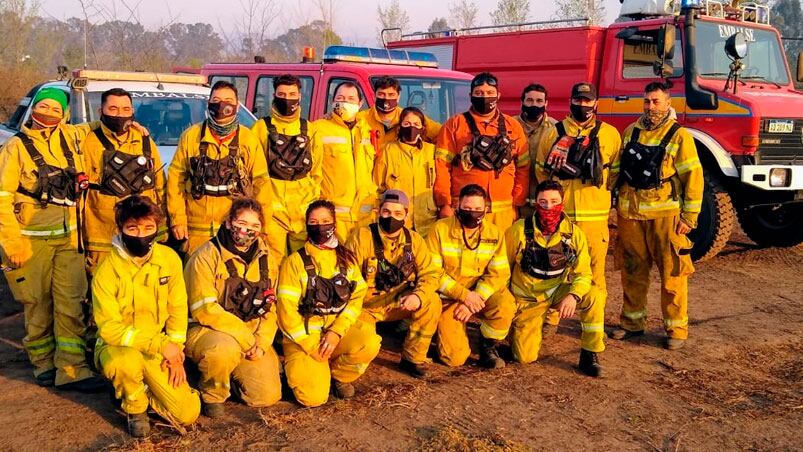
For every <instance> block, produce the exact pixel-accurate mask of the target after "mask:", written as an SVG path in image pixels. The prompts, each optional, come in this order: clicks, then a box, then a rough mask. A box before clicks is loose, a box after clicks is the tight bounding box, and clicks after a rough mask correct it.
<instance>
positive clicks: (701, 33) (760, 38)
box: [697, 21, 789, 85]
mask: <svg viewBox="0 0 803 452" xmlns="http://www.w3.org/2000/svg"><path fill="white" fill-rule="evenodd" d="M741 25H742V24H741V23H740V24H739V25H738V26H737V25H730V24H723V23H713V22H703V21H699V22H697V27H698V28H697V67H698V70H699V73H700V75H701V76H702V77H705V78H721V79H724V78H727V76H728V73H729V72H730V69H729V65H730V64H731V60H730V58H728V56H727V55H726V54H725V40H727V39H728V37H730V36H731V35H732V34H734V33H736V32H737V31H740V32H742V33H744V35H745V38H746V39H747V56H746V57H745V58H744V59H743V60H742V62H743V63H744V70H742V72H741V74H740V76H741V77H742V78H744V79H752V80H755V81H758V82H762V81H764V82H769V83H777V84H779V85H786V84H788V83H789V74H788V73H787V71H786V64H785V62H784V56H783V55H784V54H783V52H781V45H780V43H779V42H778V36H777V35H776V34H775V33H774V32H772V31H770V30H761V29H757V28H750V27H744V26H741Z"/></svg>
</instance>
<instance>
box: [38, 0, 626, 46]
mask: <svg viewBox="0 0 803 452" xmlns="http://www.w3.org/2000/svg"><path fill="white" fill-rule="evenodd" d="M248 1H249V0H169V1H168V0H84V3H85V4H91V3H94V4H95V5H97V6H99V7H100V8H102V9H103V10H104V13H102V15H96V16H95V17H93V18H90V21H103V18H104V17H112V18H114V17H116V18H118V19H121V20H124V19H127V18H128V17H130V13H129V10H130V9H134V10H135V12H136V13H137V17H138V20H139V22H141V23H142V24H143V25H145V26H146V27H149V28H156V27H159V26H161V25H164V24H166V23H168V22H171V21H175V22H185V23H194V22H207V23H210V24H212V25H214V26H215V28H219V27H223V28H224V29H225V30H227V31H229V30H231V29H233V28H234V25H235V24H236V23H238V22H239V21H241V20H242V19H243V17H244V12H243V11H244V8H243V6H242V5H243V4H246V3H248ZM259 1H260V2H265V3H268V2H272V3H274V4H276V5H277V10H279V16H278V18H277V19H276V20H275V21H274V22H273V23H272V24H271V27H270V28H271V29H272V30H271V33H270V35H269V36H270V37H275V36H278V35H280V34H282V33H283V32H284V31H285V30H287V29H288V28H291V27H296V26H298V25H299V24H301V23H304V22H305V21H307V20H314V19H316V18H318V17H319V14H318V13H317V12H315V11H314V9H315V8H314V6H312V5H314V4H315V3H316V2H315V1H314V0H259ZM453 1H454V0H402V1H401V5H402V8H404V9H405V10H406V11H407V14H408V15H409V16H410V22H411V27H410V28H411V31H420V30H426V29H427V27H428V26H429V24H430V23H431V22H432V20H433V19H434V18H436V17H446V18H447V20H448V18H449V4H450V3H452V2H453ZM333 2H334V4H335V7H336V8H335V12H334V26H335V31H336V32H337V33H338V34H339V35H340V36H341V37H342V38H343V40H344V41H346V42H354V43H356V44H361V45H374V44H376V34H377V28H378V19H377V13H376V9H377V5H383V6H386V5H387V4H389V3H390V0H382V1H379V0H372V1H365V0H362V1H361V0H333ZM475 3H476V4H477V6H478V7H479V10H480V11H479V19H480V22H481V25H489V24H490V23H491V19H490V12H491V11H492V10H493V9H494V8H495V6H496V3H497V1H496V0H475ZM125 5H128V6H125ZM168 5H169V6H168ZM302 5H303V6H302ZM605 5H606V8H607V10H606V12H607V16H608V22H613V20H614V18H616V16H617V15H618V13H619V7H620V4H619V0H605ZM223 6H225V7H227V8H228V9H226V8H223ZM554 10H555V4H554V1H553V0H530V16H531V17H530V19H531V20H547V19H549V18H551V16H552V15H553V13H554ZM40 14H41V15H43V16H49V17H53V18H56V19H65V18H68V17H82V12H81V9H80V2H79V1H78V0H41V11H40Z"/></svg>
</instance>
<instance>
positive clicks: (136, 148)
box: [81, 125, 167, 251]
mask: <svg viewBox="0 0 803 452" xmlns="http://www.w3.org/2000/svg"><path fill="white" fill-rule="evenodd" d="M100 130H101V131H103V134H104V135H105V136H106V139H108V140H109V142H110V143H111V144H112V146H114V148H115V150H116V151H120V152H124V153H126V154H130V155H143V153H142V146H143V140H150V141H151V158H152V159H153V171H154V176H155V177H154V187H153V188H152V189H149V190H145V191H143V192H142V193H140V195H142V196H147V197H148V198H150V199H151V200H152V201H153V202H155V203H156V204H158V205H159V206H160V207H161V208H162V209H165V208H166V207H167V198H166V197H165V189H166V183H167V181H166V178H165V173H164V168H163V167H162V157H161V156H160V154H159V149H158V148H157V147H156V143H155V142H154V141H153V140H152V139H151V138H150V137H143V136H142V133H141V132H140V131H139V130H137V129H136V128H133V127H132V128H131V129H130V130H129V132H128V135H127V136H126V139H125V141H123V142H119V141H118V139H117V137H116V136H115V135H114V133H113V132H112V131H110V130H109V129H108V128H106V126H104V125H100ZM81 150H82V152H83V154H84V163H85V166H86V175H87V177H88V178H89V182H90V183H91V184H100V182H101V180H102V178H103V172H104V170H105V169H104V166H103V165H104V163H103V152H104V151H105V149H104V148H103V144H101V142H100V140H99V139H98V137H97V136H95V133H94V131H93V132H91V133H89V134H88V135H87V137H86V139H84V142H83V144H82V145H81ZM120 199H121V198H118V197H116V196H110V195H104V194H102V193H101V192H100V191H98V190H89V192H88V193H87V197H86V210H85V211H84V212H85V215H86V216H85V217H84V220H85V223H84V224H85V231H86V235H85V236H84V240H85V243H86V249H88V250H90V251H110V250H111V247H112V236H114V234H115V230H116V226H115V224H114V205H115V204H116V203H117V201H119V200H120ZM159 229H160V232H161V234H160V237H158V239H159V240H161V239H163V238H165V233H166V228H165V227H160V228H159Z"/></svg>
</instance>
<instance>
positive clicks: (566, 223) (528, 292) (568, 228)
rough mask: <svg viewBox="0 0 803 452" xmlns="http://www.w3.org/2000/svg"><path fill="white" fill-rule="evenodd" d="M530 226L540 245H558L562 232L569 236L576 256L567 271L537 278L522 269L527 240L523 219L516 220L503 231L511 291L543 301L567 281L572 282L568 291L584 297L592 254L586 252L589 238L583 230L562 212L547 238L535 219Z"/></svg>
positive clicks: (588, 281) (517, 294) (589, 275)
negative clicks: (562, 216)
mask: <svg viewBox="0 0 803 452" xmlns="http://www.w3.org/2000/svg"><path fill="white" fill-rule="evenodd" d="M533 229H534V237H535V242H536V243H537V244H538V245H540V246H542V247H550V248H551V247H553V246H555V245H558V244H559V243H560V241H561V240H562V239H563V236H564V235H568V236H570V237H571V239H570V244H569V246H570V247H571V248H572V249H574V251H575V252H576V253H577V260H576V261H575V262H574V265H573V266H572V268H571V269H570V270H569V271H567V272H564V273H563V274H562V275H559V276H556V277H554V278H551V279H538V278H535V277H533V276H530V274H528V273H526V272H525V271H523V270H522V268H521V264H520V263H521V256H522V253H523V252H524V249H525V248H526V246H527V241H526V238H525V236H524V220H523V219H521V220H518V221H516V222H515V223H513V226H511V227H510V229H508V230H507V232H506V233H505V243H506V246H507V258H508V261H509V262H510V266H511V267H512V268H513V273H512V276H511V279H510V291H511V292H512V293H513V295H515V296H516V297H517V298H522V299H525V300H536V301H543V300H545V299H547V298H548V297H549V296H551V295H552V293H553V292H554V291H555V290H556V289H557V288H558V286H560V285H561V284H563V283H568V284H570V285H571V287H570V289H569V293H572V294H575V295H577V296H578V297H580V298H583V296H585V295H586V294H587V293H588V291H589V290H591V258H590V257H589V254H588V241H587V240H586V236H585V234H584V233H583V231H581V230H580V228H578V227H577V226H575V225H574V224H573V223H572V221H571V220H569V219H568V218H566V217H565V216H564V218H563V220H562V221H561V223H560V226H558V230H557V231H556V232H555V233H554V234H552V236H551V237H550V238H549V241H546V239H545V238H544V235H543V234H542V233H541V231H540V230H538V224H537V222H536V221H535V220H534V219H533Z"/></svg>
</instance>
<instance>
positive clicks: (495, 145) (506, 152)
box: [453, 112, 513, 173]
mask: <svg viewBox="0 0 803 452" xmlns="http://www.w3.org/2000/svg"><path fill="white" fill-rule="evenodd" d="M463 117H464V118H465V119H466V122H467V123H468V127H469V128H470V129H471V134H472V135H473V138H472V140H471V145H470V146H469V149H468V153H469V155H468V158H469V161H470V162H471V164H472V165H473V166H474V167H476V168H479V169H481V170H483V171H496V172H497V173H499V172H501V171H502V169H504V168H505V167H506V166H507V165H509V164H510V163H511V162H512V161H513V143H512V142H511V141H510V139H509V138H508V137H507V128H506V127H505V118H504V116H503V115H502V113H501V112H500V113H499V114H498V119H497V121H498V122H497V126H498V129H499V133H498V134H497V135H496V136H491V135H482V134H481V133H480V129H479V128H478V127H477V122H476V121H474V117H473V116H471V113H469V112H465V113H463ZM453 162H454V163H455V164H459V162H460V159H454V160H453Z"/></svg>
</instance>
